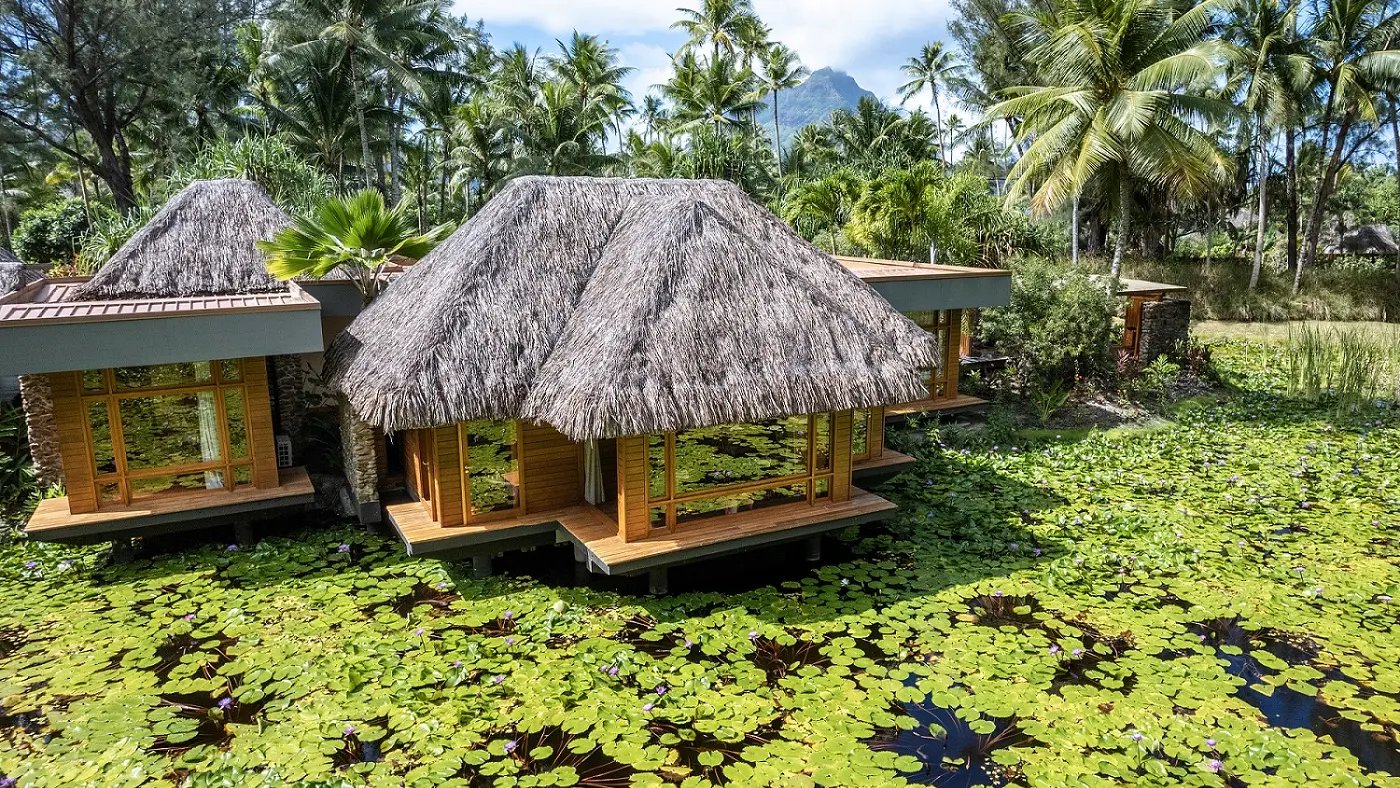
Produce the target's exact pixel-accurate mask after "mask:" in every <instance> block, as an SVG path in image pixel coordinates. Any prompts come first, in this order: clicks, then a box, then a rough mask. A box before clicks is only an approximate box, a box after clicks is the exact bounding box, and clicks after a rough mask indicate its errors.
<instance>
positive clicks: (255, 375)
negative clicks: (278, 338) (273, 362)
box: [242, 358, 280, 489]
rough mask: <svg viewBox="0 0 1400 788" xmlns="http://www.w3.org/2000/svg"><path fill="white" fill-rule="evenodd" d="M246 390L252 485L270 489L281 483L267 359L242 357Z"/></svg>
mask: <svg viewBox="0 0 1400 788" xmlns="http://www.w3.org/2000/svg"><path fill="white" fill-rule="evenodd" d="M242 366H243V382H244V385H245V387H246V391H247V402H246V407H247V410H248V413H247V417H248V444H249V447H250V448H251V449H252V456H253V486H254V487H258V488H261V489H270V488H273V487H276V486H277V485H278V484H280V481H279V479H278V473H277V438H276V434H275V432H274V429H273V426H272V397H271V392H270V390H269V389H268V380H267V359H265V358H245V359H242Z"/></svg>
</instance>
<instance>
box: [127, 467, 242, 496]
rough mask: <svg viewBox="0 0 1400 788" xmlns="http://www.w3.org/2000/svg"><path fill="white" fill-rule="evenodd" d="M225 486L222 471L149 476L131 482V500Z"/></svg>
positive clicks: (219, 488)
mask: <svg viewBox="0 0 1400 788" xmlns="http://www.w3.org/2000/svg"><path fill="white" fill-rule="evenodd" d="M223 486H224V474H223V473H222V472H221V471H205V472H203V473H181V474H172V475H169V476H148V477H146V478H143V479H132V480H131V500H133V501H136V500H140V499H142V498H153V497H155V496H157V495H166V494H168V493H175V492H191V491H194V490H221V489H223Z"/></svg>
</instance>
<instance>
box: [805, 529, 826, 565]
mask: <svg viewBox="0 0 1400 788" xmlns="http://www.w3.org/2000/svg"><path fill="white" fill-rule="evenodd" d="M802 544H803V556H804V557H805V558H806V559H807V560H808V561H820V560H822V538H821V536H820V535H817V536H809V537H807V539H806V541H804V542H803V543H802Z"/></svg>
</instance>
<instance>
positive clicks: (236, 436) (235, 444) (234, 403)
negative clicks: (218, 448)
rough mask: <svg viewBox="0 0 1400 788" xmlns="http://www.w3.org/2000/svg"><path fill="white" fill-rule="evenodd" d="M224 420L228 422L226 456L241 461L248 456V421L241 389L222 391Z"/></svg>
mask: <svg viewBox="0 0 1400 788" xmlns="http://www.w3.org/2000/svg"><path fill="white" fill-rule="evenodd" d="M224 418H225V419H227V420H228V456H229V457H232V458H233V459H235V460H241V459H244V458H246V457H247V456H248V419H247V415H246V414H245V413H244V408H243V389H225V390H224Z"/></svg>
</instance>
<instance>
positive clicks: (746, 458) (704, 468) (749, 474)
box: [675, 416, 808, 497]
mask: <svg viewBox="0 0 1400 788" xmlns="http://www.w3.org/2000/svg"><path fill="white" fill-rule="evenodd" d="M807 427H808V418H807V417H806V416H792V417H789V418H785V419H773V420H770V421H765V422H759V423H756V424H726V425H723V426H719V427H703V428H700V429H695V430H686V431H685V432H678V433H676V453H675V480H676V491H675V495H676V496H677V497H680V496H684V495H689V494H691V493H696V492H702V491H704V490H710V489H714V488H717V487H730V486H734V485H740V484H747V483H752V482H761V481H764V480H766V479H781V478H784V477H787V476H800V475H803V474H805V473H806V472H807Z"/></svg>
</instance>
